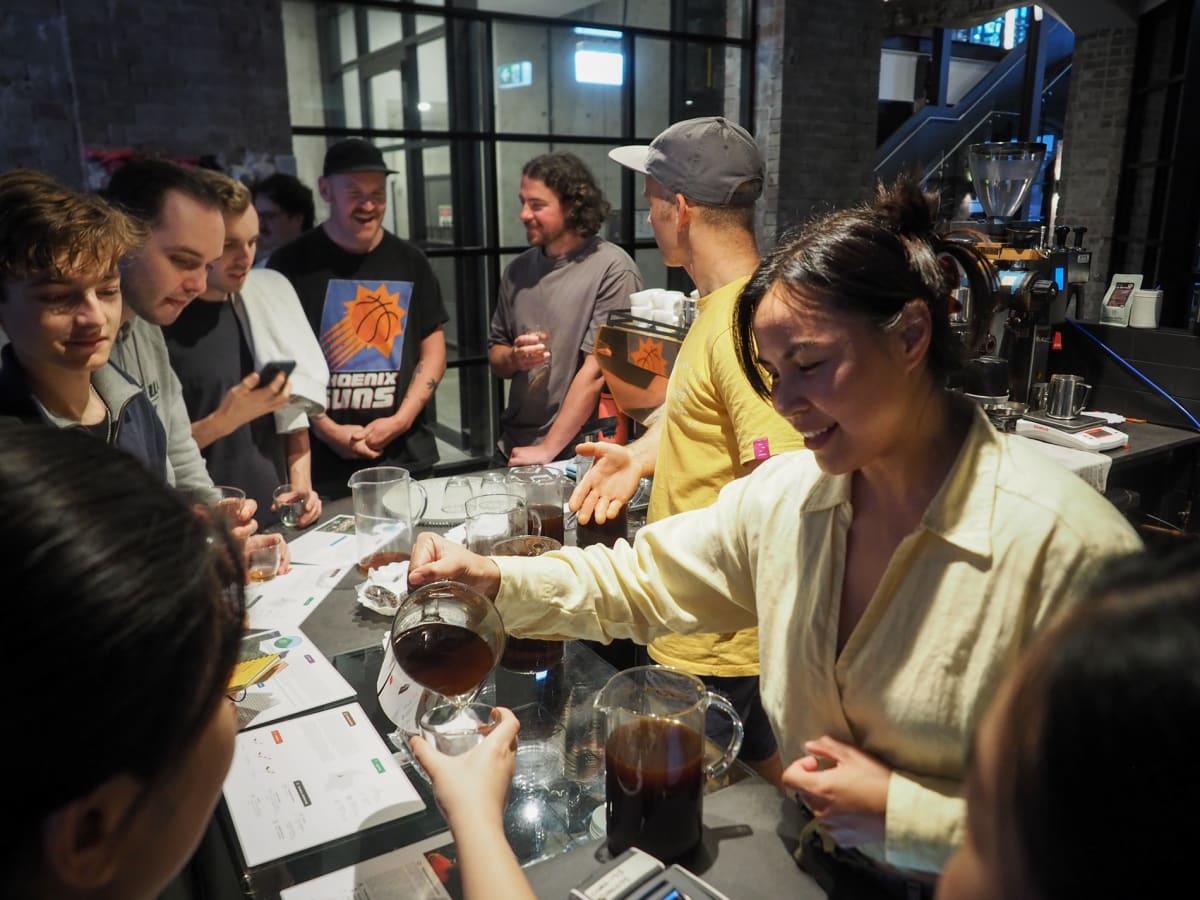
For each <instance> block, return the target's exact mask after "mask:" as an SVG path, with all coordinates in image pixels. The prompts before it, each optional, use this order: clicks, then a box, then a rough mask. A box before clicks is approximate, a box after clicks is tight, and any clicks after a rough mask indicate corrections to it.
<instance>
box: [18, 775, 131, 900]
mask: <svg viewBox="0 0 1200 900" xmlns="http://www.w3.org/2000/svg"><path fill="white" fill-rule="evenodd" d="M144 792H145V786H144V785H143V784H142V783H141V782H140V781H138V780H136V779H134V778H132V777H130V776H129V775H115V776H113V777H112V778H110V779H108V780H107V781H105V782H104V783H102V784H101V785H99V786H98V787H97V788H95V790H93V791H91V792H90V793H88V794H86V795H84V796H82V797H77V798H76V799H74V800H71V801H68V802H67V803H65V804H63V805H62V806H60V807H59V808H58V809H56V810H55V811H54V812H52V813H50V815H48V816H47V817H46V819H45V820H44V823H43V827H42V846H43V853H44V855H45V865H46V868H47V872H48V874H49V875H50V877H52V878H53V879H54V880H55V881H56V882H58V883H59V884H62V885H64V886H66V887H68V888H70V889H72V891H73V892H74V891H94V890H96V889H97V888H100V887H103V886H104V885H107V884H110V883H111V882H112V881H113V880H114V879H115V878H116V877H117V875H118V873H119V870H120V866H121V862H122V858H123V857H124V856H125V855H126V853H127V848H126V841H127V834H126V830H127V829H128V827H129V823H130V819H131V818H132V816H131V813H132V812H133V808H134V806H135V805H136V804H137V802H138V800H139V798H141V797H142V795H143V794H144Z"/></svg>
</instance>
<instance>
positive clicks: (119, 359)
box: [110, 316, 220, 503]
mask: <svg viewBox="0 0 1200 900" xmlns="http://www.w3.org/2000/svg"><path fill="white" fill-rule="evenodd" d="M110 360H111V361H112V362H113V363H114V364H115V365H116V366H117V367H118V368H120V369H122V370H123V371H124V372H127V373H128V374H129V375H130V376H131V377H132V378H133V379H134V380H135V381H137V382H138V384H140V385H141V386H142V388H143V389H144V390H145V392H146V396H147V397H149V398H150V402H151V403H152V404H154V409H155V410H156V411H157V412H158V417H159V418H160V419H162V423H163V428H164V429H166V432H167V482H168V483H170V484H173V485H175V487H177V488H179V489H180V490H181V491H184V492H185V493H187V494H188V495H190V496H191V497H192V498H193V499H194V500H197V501H199V502H201V503H215V502H216V501H217V500H219V499H220V497H219V495H218V494H217V492H216V491H214V490H213V481H212V478H210V477H209V474H208V467H207V466H205V464H204V457H203V456H201V455H200V448H199V447H197V446H196V441H195V440H194V439H193V438H192V422H191V419H190V418H188V411H187V406H186V405H185V404H184V402H183V389H182V388H181V387H180V384H179V378H178V377H177V376H176V375H175V371H174V370H173V369H172V368H171V360H170V357H169V356H168V355H167V344H166V341H164V340H163V335H162V329H161V328H159V327H158V326H157V325H153V324H151V323H150V322H147V321H146V320H145V319H143V318H142V317H141V316H134V317H133V318H132V319H130V320H129V321H128V322H126V323H124V324H123V325H122V326H121V328H120V330H119V331H118V332H117V339H116V341H115V342H114V343H113V349H112V354H111V357H110Z"/></svg>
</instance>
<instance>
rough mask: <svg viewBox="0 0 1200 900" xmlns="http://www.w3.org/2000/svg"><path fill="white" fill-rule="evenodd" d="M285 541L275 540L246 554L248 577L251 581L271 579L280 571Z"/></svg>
mask: <svg viewBox="0 0 1200 900" xmlns="http://www.w3.org/2000/svg"><path fill="white" fill-rule="evenodd" d="M282 549H283V543H282V542H281V541H274V542H272V543H270V544H266V545H264V546H261V547H255V548H254V549H253V550H251V551H250V552H249V553H247V554H246V577H247V578H249V579H250V581H251V582H260V581H270V580H271V579H272V578H274V577H275V575H276V573H278V572H279V560H280V556H281V551H282Z"/></svg>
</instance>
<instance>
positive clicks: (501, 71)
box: [496, 60, 533, 89]
mask: <svg viewBox="0 0 1200 900" xmlns="http://www.w3.org/2000/svg"><path fill="white" fill-rule="evenodd" d="M496 84H497V85H499V86H500V88H501V89H504V88H519V87H529V86H530V85H531V84H533V63H531V62H530V61H529V60H522V61H521V62H512V63H505V64H504V65H502V66H496Z"/></svg>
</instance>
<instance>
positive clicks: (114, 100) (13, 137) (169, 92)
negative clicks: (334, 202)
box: [0, 0, 291, 182]
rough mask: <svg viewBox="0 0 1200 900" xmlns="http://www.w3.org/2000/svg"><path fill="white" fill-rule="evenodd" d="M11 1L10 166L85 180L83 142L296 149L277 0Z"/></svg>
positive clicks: (236, 150)
mask: <svg viewBox="0 0 1200 900" xmlns="http://www.w3.org/2000/svg"><path fill="white" fill-rule="evenodd" d="M12 6H13V3H12V2H9V3H6V9H5V15H4V17H3V18H2V20H0V21H2V23H3V24H2V25H0V34H2V35H3V44H2V46H3V47H4V48H5V54H4V59H3V60H0V113H3V115H4V119H3V121H4V125H5V127H4V133H3V137H0V159H3V161H4V163H5V164H6V167H7V166H11V165H28V166H35V167H38V168H43V169H47V170H49V171H52V172H54V173H55V174H58V175H60V176H61V177H63V178H64V179H66V180H68V181H72V182H79V181H80V179H81V175H80V173H81V171H82V166H81V163H80V160H79V155H80V152H79V147H80V145H81V144H82V145H83V146H85V147H99V148H120V147H130V148H133V149H135V150H140V151H146V152H151V153H162V154H165V155H168V156H179V157H189V156H200V155H203V154H223V155H224V156H225V158H226V159H227V160H228V161H230V162H241V161H242V159H243V157H244V156H245V154H246V152H247V151H251V152H260V153H267V154H289V153H290V152H291V133H290V125H289V116H288V95H287V82H286V74H285V68H284V52H283V28H282V21H281V18H280V0H224V2H221V3H216V4H214V3H211V2H204V0H155V2H152V3H149V2H141V0H109V2H106V3H96V2H93V0H63V2H62V3H61V4H59V5H58V9H59V10H60V11H61V12H60V13H58V14H55V15H48V14H45V13H39V12H37V10H38V9H43V8H45V6H47V4H45V3H36V2H31V0H18V4H17V10H15V11H13V10H11V7H12ZM23 8H24V9H23ZM68 46H69V48H70V49H69V53H68V52H67V50H66V48H67V47H68ZM72 135H77V137H74V138H72Z"/></svg>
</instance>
